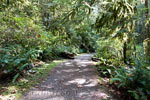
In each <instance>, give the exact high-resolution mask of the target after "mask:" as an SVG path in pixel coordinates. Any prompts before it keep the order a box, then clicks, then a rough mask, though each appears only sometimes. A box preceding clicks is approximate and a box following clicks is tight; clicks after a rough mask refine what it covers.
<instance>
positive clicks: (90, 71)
mask: <svg viewBox="0 0 150 100" xmlns="http://www.w3.org/2000/svg"><path fill="white" fill-rule="evenodd" d="M91 56H92V54H83V55H80V56H78V57H77V58H76V59H74V60H68V61H66V62H64V63H62V64H60V65H58V66H57V67H56V68H54V69H52V70H51V71H50V73H49V76H48V78H47V79H46V80H45V81H44V82H42V83H41V84H40V85H39V86H38V87H36V88H32V89H31V90H30V91H28V92H27V93H25V95H24V97H23V98H22V99H21V100H115V99H113V98H112V96H110V94H109V93H108V92H107V91H105V90H104V89H103V88H102V87H101V86H100V84H98V75H97V72H96V69H95V68H94V63H93V62H92V61H90V57H91Z"/></svg>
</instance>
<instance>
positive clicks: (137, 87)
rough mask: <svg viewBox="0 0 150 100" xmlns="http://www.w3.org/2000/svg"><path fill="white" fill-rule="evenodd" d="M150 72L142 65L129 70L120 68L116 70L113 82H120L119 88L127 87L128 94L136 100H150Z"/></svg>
mask: <svg viewBox="0 0 150 100" xmlns="http://www.w3.org/2000/svg"><path fill="white" fill-rule="evenodd" d="M149 77H150V70H149V67H147V68H145V67H143V66H142V65H141V64H139V63H138V64H137V65H136V67H134V68H131V69H127V68H124V67H122V68H119V69H117V70H116V75H115V77H114V78H112V83H113V82H119V85H118V88H121V87H125V88H126V89H127V92H129V93H130V94H131V96H133V97H134V98H135V99H136V100H149V99H150V97H149V95H150V84H149V83H150V79H149Z"/></svg>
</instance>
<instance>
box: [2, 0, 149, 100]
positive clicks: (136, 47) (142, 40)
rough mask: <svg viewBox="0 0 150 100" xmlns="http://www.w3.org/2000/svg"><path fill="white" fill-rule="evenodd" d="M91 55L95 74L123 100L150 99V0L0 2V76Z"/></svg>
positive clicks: (19, 0)
mask: <svg viewBox="0 0 150 100" xmlns="http://www.w3.org/2000/svg"><path fill="white" fill-rule="evenodd" d="M62 53H67V54H72V55H75V54H80V53H95V55H94V57H93V58H94V60H96V61H98V64H97V66H96V67H97V70H98V71H99V74H100V76H101V77H103V78H108V79H109V84H110V85H111V86H114V87H115V88H117V89H118V90H119V91H123V92H125V94H126V95H127V96H126V97H128V99H126V100H134V99H135V100H149V99H150V84H149V83H150V78H149V77H150V1H149V0H1V1H0V78H1V79H2V80H3V79H4V78H6V76H7V77H10V76H11V80H12V81H13V82H15V81H16V80H17V79H18V78H19V77H22V76H24V75H25V74H26V73H27V71H28V70H29V69H32V68H33V64H34V62H35V61H37V60H38V61H40V60H42V61H52V60H54V59H58V58H60V57H62Z"/></svg>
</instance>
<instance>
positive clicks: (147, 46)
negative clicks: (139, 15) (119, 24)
mask: <svg viewBox="0 0 150 100" xmlns="http://www.w3.org/2000/svg"><path fill="white" fill-rule="evenodd" d="M145 8H146V12H145V16H146V24H145V26H146V39H145V40H144V53H145V55H146V56H147V57H148V58H149V57H150V22H149V1H148V0H145Z"/></svg>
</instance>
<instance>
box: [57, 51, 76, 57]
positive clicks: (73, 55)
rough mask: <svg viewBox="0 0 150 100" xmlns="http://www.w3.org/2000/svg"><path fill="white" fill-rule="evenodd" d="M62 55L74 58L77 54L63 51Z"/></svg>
mask: <svg viewBox="0 0 150 100" xmlns="http://www.w3.org/2000/svg"><path fill="white" fill-rule="evenodd" d="M60 56H61V57H63V58H67V59H74V58H75V56H76V54H75V53H69V52H61V53H60Z"/></svg>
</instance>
